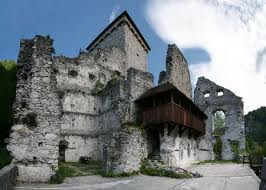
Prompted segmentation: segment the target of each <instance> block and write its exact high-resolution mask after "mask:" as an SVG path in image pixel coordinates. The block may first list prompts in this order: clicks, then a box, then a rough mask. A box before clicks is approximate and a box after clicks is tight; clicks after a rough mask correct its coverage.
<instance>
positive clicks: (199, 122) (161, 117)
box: [143, 103, 205, 134]
mask: <svg viewBox="0 0 266 190" xmlns="http://www.w3.org/2000/svg"><path fill="white" fill-rule="evenodd" d="M143 123H144V125H152V124H161V123H174V124H178V125H181V126H183V127H185V128H190V129H193V130H195V131H197V132H200V133H201V134H204V133H205V123H204V120H203V119H199V117H197V116H195V115H194V114H192V113H191V112H189V111H188V110H185V109H184V108H182V107H180V106H179V105H177V104H175V103H167V104H163V105H159V106H156V107H150V108H146V109H144V110H143Z"/></svg>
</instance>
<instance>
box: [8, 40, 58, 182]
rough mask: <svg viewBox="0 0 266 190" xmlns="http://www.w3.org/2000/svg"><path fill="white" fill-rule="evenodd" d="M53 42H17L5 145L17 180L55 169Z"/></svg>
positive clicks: (42, 176)
mask: <svg viewBox="0 0 266 190" xmlns="http://www.w3.org/2000/svg"><path fill="white" fill-rule="evenodd" d="M52 43H53V41H52V40H51V39H50V38H49V37H43V36H35V38H34V39H33V40H21V43H20V53H19V58H18V65H17V68H18V71H17V79H18V80H17V81H18V82H17V90H16V100H15V103H14V110H15V115H14V126H13V127H12V129H11V135H10V141H9V145H8V147H7V148H8V150H9V151H11V153H12V156H13V157H14V159H13V162H15V163H16V164H17V166H18V168H19V174H20V175H19V176H18V180H19V181H29V182H31V181H35V180H36V179H37V180H39V181H45V180H47V179H48V178H49V177H50V176H51V175H52V174H54V170H56V169H57V164H58V153H59V148H58V144H59V139H60V116H61V113H60V111H59V110H60V105H59V96H58V94H57V93H56V76H55V71H54V69H53V63H52V51H53V47H52Z"/></svg>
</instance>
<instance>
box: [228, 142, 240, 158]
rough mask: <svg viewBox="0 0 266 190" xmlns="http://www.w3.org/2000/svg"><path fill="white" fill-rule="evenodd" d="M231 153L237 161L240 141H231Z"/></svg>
mask: <svg viewBox="0 0 266 190" xmlns="http://www.w3.org/2000/svg"><path fill="white" fill-rule="evenodd" d="M230 146H231V151H232V152H233V153H234V155H235V157H236V159H237V157H238V156H239V141H237V140H231V141H230Z"/></svg>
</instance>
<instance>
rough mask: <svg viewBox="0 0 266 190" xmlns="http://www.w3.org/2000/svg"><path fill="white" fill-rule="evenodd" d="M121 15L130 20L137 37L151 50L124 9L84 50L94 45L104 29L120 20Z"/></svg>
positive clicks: (106, 29)
mask: <svg viewBox="0 0 266 190" xmlns="http://www.w3.org/2000/svg"><path fill="white" fill-rule="evenodd" d="M123 16H125V17H126V18H127V20H128V21H129V22H130V24H131V25H132V26H133V27H134V29H135V30H136V32H137V34H138V35H139V37H140V38H141V40H142V41H143V43H144V44H145V46H146V47H147V49H148V50H151V48H150V46H149V44H148V43H147V41H146V40H145V38H144V37H143V36H142V34H141V33H140V31H139V29H138V27H137V26H136V24H135V23H134V22H133V20H132V19H131V17H130V16H129V14H128V13H127V11H124V12H123V13H122V14H121V15H119V16H118V17H117V18H116V19H115V20H114V21H113V22H111V24H109V25H108V26H107V27H106V28H105V29H104V30H103V31H102V32H101V33H100V34H99V35H98V36H97V37H96V38H95V39H94V40H93V41H92V42H91V43H90V45H89V46H88V47H87V48H86V50H88V51H89V49H90V48H91V47H92V46H93V45H94V43H95V42H96V41H97V40H98V39H99V38H100V37H101V36H103V35H104V33H105V32H106V31H108V30H109V29H110V28H111V27H112V26H113V25H114V24H116V22H118V21H119V20H120V18H122V17H123Z"/></svg>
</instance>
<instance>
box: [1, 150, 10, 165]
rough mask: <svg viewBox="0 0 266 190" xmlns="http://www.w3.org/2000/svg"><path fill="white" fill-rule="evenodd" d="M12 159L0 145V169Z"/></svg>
mask: <svg viewBox="0 0 266 190" xmlns="http://www.w3.org/2000/svg"><path fill="white" fill-rule="evenodd" d="M11 161H12V157H11V156H10V154H9V152H8V151H7V149H6V148H4V147H0V169H2V168H3V167H5V166H7V165H9V164H10V163H11Z"/></svg>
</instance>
